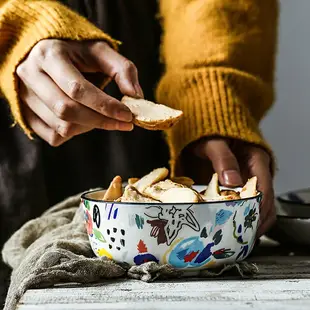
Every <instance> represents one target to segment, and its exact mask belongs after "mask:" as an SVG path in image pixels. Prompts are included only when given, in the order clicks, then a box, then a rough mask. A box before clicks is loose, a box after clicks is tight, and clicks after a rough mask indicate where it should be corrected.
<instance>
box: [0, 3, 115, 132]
mask: <svg viewBox="0 0 310 310" xmlns="http://www.w3.org/2000/svg"><path fill="white" fill-rule="evenodd" d="M48 38H57V39H69V40H94V39H101V40H106V41H107V42H109V43H110V44H111V46H113V47H114V48H117V45H118V42H117V41H115V40H113V39H112V38H111V37H109V36H108V35H107V34H105V33H103V32H102V31H101V30H99V29H97V28H96V27H95V26H94V25H93V24H91V23H89V22H88V21H87V20H86V19H84V18H83V17H81V16H79V15H78V14H76V13H74V12H73V11H71V10H70V9H68V8H67V7H65V6H63V5H61V4H60V3H59V2H57V1H53V0H51V1H43V0H42V1H40V0H0V93H2V95H4V96H5V97H6V98H7V100H8V102H9V103H10V107H11V111H12V115H13V118H14V120H15V122H16V123H18V124H19V125H20V126H21V127H22V129H23V130H24V131H25V132H26V133H27V134H28V135H29V134H30V130H29V128H28V127H27V125H26V123H25V121H24V119H23V116H22V113H21V107H20V102H19V97H18V83H17V77H16V73H15V71H16V67H17V66H18V64H19V63H20V62H21V61H22V60H23V59H24V58H25V56H26V55H27V54H28V53H29V51H30V50H31V49H32V47H33V46H34V45H35V44H36V43H38V42H39V41H40V40H42V39H48Z"/></svg>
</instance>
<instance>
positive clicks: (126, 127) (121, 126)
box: [118, 122, 133, 131]
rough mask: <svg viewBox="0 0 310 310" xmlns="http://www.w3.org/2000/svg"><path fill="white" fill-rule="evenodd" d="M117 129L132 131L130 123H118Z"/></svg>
mask: <svg viewBox="0 0 310 310" xmlns="http://www.w3.org/2000/svg"><path fill="white" fill-rule="evenodd" d="M118 129H119V130H121V131H132V130H133V124H132V123H121V122H120V123H118Z"/></svg>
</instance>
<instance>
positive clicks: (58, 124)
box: [20, 83, 93, 139]
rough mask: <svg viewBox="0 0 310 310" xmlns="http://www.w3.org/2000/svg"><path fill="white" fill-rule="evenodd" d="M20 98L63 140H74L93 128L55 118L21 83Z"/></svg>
mask: <svg viewBox="0 0 310 310" xmlns="http://www.w3.org/2000/svg"><path fill="white" fill-rule="evenodd" d="M21 84H22V85H21V88H20V96H21V98H22V100H23V102H24V103H25V104H26V105H27V106H28V107H29V108H30V109H31V110H32V112H34V113H35V114H36V116H38V117H39V118H40V119H41V120H42V121H43V122H44V123H45V124H46V125H47V126H48V127H50V128H51V129H53V130H54V131H55V132H56V133H58V134H59V135H61V136H62V137H63V138H69V139H70V138H72V137H74V136H76V135H79V134H82V133H85V132H87V131H90V130H92V129H93V127H87V126H81V125H78V124H74V123H71V122H67V121H63V120H61V119H59V118H57V117H56V116H55V114H53V112H52V111H50V110H49V109H48V107H47V106H46V105H45V104H44V103H43V102H42V101H41V100H40V98H39V97H38V96H36V95H35V93H34V92H33V91H32V90H29V89H28V88H27V87H25V85H24V84H23V83H21Z"/></svg>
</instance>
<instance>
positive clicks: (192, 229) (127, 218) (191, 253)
mask: <svg viewBox="0 0 310 310" xmlns="http://www.w3.org/2000/svg"><path fill="white" fill-rule="evenodd" d="M196 189H197V190H200V189H201V188H200V187H196ZM103 193H104V191H90V192H87V193H85V194H83V195H82V198H81V202H82V205H83V209H84V216H85V222H86V228H87V233H88V235H89V240H90V244H91V247H92V249H93V251H94V253H95V254H96V255H97V256H99V257H103V256H104V257H107V258H110V259H113V260H115V261H117V262H126V263H128V264H130V265H140V264H143V263H145V262H150V261H155V262H158V263H160V264H170V265H171V266H173V267H175V268H178V269H186V270H189V269H190V270H197V269H204V268H214V267H218V266H220V265H223V264H229V263H234V262H236V261H241V260H243V259H245V258H246V257H247V256H248V255H249V254H250V252H251V250H252V248H253V246H254V243H255V237H256V232H257V225H258V219H259V206H260V202H261V199H262V194H261V193H260V194H259V195H258V196H256V197H252V198H247V199H241V200H230V201H219V202H201V203H195V204H187V203H176V204H171V203H162V204H144V203H120V202H105V201H102V200H100V199H98V198H99V197H103Z"/></svg>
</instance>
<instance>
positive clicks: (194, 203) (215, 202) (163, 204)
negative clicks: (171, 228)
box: [81, 189, 263, 206]
mask: <svg viewBox="0 0 310 310" xmlns="http://www.w3.org/2000/svg"><path fill="white" fill-rule="evenodd" d="M103 190H105V189H94V190H89V191H87V192H84V193H83V194H82V195H81V199H82V200H87V201H91V202H100V203H113V204H114V205H127V206H128V205H137V206H145V205H148V206H149V205H160V206H169V205H170V206H171V205H176V206H181V205H195V206H197V205H203V204H204V205H205V204H208V205H209V204H218V203H223V202H230V203H232V202H237V201H238V202H240V201H244V202H245V201H249V200H253V199H257V198H258V197H260V198H261V199H262V198H263V193H262V192H261V191H257V192H258V194H257V195H256V196H252V197H248V198H241V199H231V200H217V201H200V202H175V203H173V202H158V203H152V202H149V203H147V202H121V201H107V200H99V199H94V198H88V197H86V195H88V194H91V193H96V192H100V191H103Z"/></svg>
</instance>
